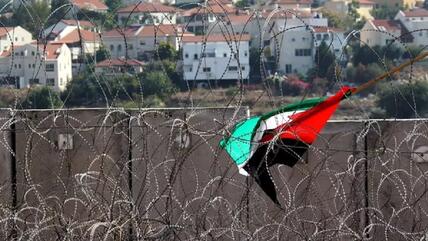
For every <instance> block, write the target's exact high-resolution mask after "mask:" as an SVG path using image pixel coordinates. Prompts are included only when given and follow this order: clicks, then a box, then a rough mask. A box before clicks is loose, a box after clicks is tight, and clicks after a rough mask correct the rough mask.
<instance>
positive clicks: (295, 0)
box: [269, 0, 313, 12]
mask: <svg viewBox="0 0 428 241" xmlns="http://www.w3.org/2000/svg"><path fill="white" fill-rule="evenodd" d="M312 3H313V1H312V0H274V1H272V2H270V3H269V5H270V9H276V8H281V9H287V10H298V11H306V12H311V10H312V6H311V5H312Z"/></svg>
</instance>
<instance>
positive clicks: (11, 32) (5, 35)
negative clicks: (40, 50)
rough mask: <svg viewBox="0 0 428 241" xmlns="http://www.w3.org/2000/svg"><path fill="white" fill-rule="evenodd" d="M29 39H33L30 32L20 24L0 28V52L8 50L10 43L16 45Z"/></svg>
mask: <svg viewBox="0 0 428 241" xmlns="http://www.w3.org/2000/svg"><path fill="white" fill-rule="evenodd" d="M31 41H33V36H32V35H31V33H30V32H28V31H27V30H25V29H24V28H22V27H20V26H17V27H2V28H0V53H1V52H3V51H8V50H9V49H10V48H11V46H12V45H13V46H14V47H16V46H19V45H24V44H27V43H31Z"/></svg>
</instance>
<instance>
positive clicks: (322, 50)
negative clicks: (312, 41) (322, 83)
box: [315, 41, 336, 79]
mask: <svg viewBox="0 0 428 241" xmlns="http://www.w3.org/2000/svg"><path fill="white" fill-rule="evenodd" d="M335 59H336V57H335V56H334V54H333V53H332V52H331V50H330V48H329V47H328V45H327V44H326V42H324V41H322V42H321V44H320V46H319V47H318V50H317V52H316V54H315V62H316V68H317V75H318V77H321V78H327V79H332V78H331V77H334V76H332V74H333V75H334V68H335ZM332 71H333V72H332Z"/></svg>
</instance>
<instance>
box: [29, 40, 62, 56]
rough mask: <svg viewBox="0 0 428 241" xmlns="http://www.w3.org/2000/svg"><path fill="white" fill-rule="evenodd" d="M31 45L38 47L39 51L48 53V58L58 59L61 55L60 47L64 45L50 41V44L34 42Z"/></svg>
mask: <svg viewBox="0 0 428 241" xmlns="http://www.w3.org/2000/svg"><path fill="white" fill-rule="evenodd" d="M31 45H33V46H35V47H36V49H38V52H40V53H44V54H46V59H57V58H58V56H59V51H58V50H59V49H60V48H61V47H62V45H63V44H57V43H48V44H42V43H37V42H33V43H31Z"/></svg>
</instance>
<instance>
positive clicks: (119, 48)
mask: <svg viewBox="0 0 428 241" xmlns="http://www.w3.org/2000/svg"><path fill="white" fill-rule="evenodd" d="M117 51H118V52H120V51H122V45H121V44H119V45H118V46H117Z"/></svg>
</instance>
